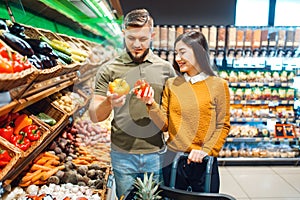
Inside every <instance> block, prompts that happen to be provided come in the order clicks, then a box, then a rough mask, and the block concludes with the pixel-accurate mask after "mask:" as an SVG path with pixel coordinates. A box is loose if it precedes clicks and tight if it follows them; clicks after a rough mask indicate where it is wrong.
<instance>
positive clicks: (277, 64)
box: [268, 58, 282, 71]
mask: <svg viewBox="0 0 300 200" xmlns="http://www.w3.org/2000/svg"><path fill="white" fill-rule="evenodd" d="M268 63H269V65H270V66H271V70H279V71H281V70H282V58H269V62H268Z"/></svg>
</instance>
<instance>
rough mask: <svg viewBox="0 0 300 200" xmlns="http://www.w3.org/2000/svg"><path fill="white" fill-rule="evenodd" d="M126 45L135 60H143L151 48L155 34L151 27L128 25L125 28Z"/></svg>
mask: <svg viewBox="0 0 300 200" xmlns="http://www.w3.org/2000/svg"><path fill="white" fill-rule="evenodd" d="M123 33H124V38H125V45H126V49H127V51H128V52H129V53H130V54H131V57H132V59H133V61H134V62H138V63H139V62H142V61H143V60H144V58H145V57H146V55H147V53H148V50H149V48H150V42H151V39H152V38H153V36H154V34H153V33H152V31H151V29H150V27H148V26H144V27H128V28H127V29H125V30H124V32H123Z"/></svg>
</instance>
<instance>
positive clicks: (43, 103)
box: [26, 97, 67, 132]
mask: <svg viewBox="0 0 300 200" xmlns="http://www.w3.org/2000/svg"><path fill="white" fill-rule="evenodd" d="M26 111H28V113H31V117H32V118H34V119H35V120H36V121H38V122H39V123H41V124H42V125H44V126H45V127H47V128H48V129H49V130H50V131H52V132H53V131H55V130H56V129H57V128H58V127H59V126H60V125H61V124H62V123H63V122H64V121H65V120H66V118H67V115H66V114H65V113H63V112H62V111H61V110H59V109H58V108H56V107H54V106H53V105H51V100H50V99H49V98H48V97H47V98H44V99H42V100H40V101H38V102H36V103H35V104H32V105H30V106H28V107H27V108H26ZM40 112H43V113H45V114H46V115H48V116H49V117H51V118H53V119H54V120H55V121H56V124H54V125H50V124H48V123H46V122H44V121H42V120H41V119H39V117H37V115H38V114H39V113H40Z"/></svg>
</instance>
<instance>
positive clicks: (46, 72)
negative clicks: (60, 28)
mask: <svg viewBox="0 0 300 200" xmlns="http://www.w3.org/2000/svg"><path fill="white" fill-rule="evenodd" d="M24 28H25V31H24V32H25V35H27V36H28V37H29V38H32V39H38V40H39V39H40V37H41V36H45V37H46V38H48V39H49V40H51V39H58V37H56V35H55V34H54V33H53V34H51V32H50V31H46V30H43V29H37V28H34V27H32V26H27V25H24ZM61 70H62V66H61V65H56V66H54V67H52V68H50V69H37V71H38V75H37V76H36V78H35V81H36V82H40V81H44V80H47V79H50V78H54V77H57V76H59V75H60V74H61Z"/></svg>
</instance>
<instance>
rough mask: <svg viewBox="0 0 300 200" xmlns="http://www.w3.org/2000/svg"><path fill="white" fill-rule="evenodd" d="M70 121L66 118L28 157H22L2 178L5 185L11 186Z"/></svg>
mask: <svg viewBox="0 0 300 200" xmlns="http://www.w3.org/2000/svg"><path fill="white" fill-rule="evenodd" d="M68 123H69V121H67V120H65V121H63V123H62V124H61V125H60V126H58V127H57V129H56V130H55V131H54V132H52V133H51V134H49V136H48V137H47V138H46V139H45V141H43V142H42V143H41V144H40V145H39V146H38V147H37V148H36V149H34V151H33V152H32V153H30V154H29V155H28V156H27V157H25V158H23V159H20V160H19V161H18V162H17V164H16V165H15V166H14V168H13V169H12V170H10V171H9V172H8V173H7V174H6V175H5V176H4V177H3V179H2V180H4V187H5V186H9V185H10V184H11V182H12V181H13V180H15V179H16V178H17V177H18V176H19V174H20V173H22V172H23V170H24V169H25V168H26V166H28V165H29V163H30V162H32V161H33V160H34V158H36V157H37V156H38V155H39V154H40V153H41V152H42V151H43V150H44V149H45V148H46V147H47V146H48V144H50V142H52V141H53V140H54V138H55V137H56V136H57V135H58V134H59V133H60V132H61V131H62V130H63V128H64V127H65V126H66V125H67V124H68Z"/></svg>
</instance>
